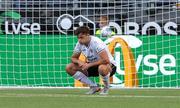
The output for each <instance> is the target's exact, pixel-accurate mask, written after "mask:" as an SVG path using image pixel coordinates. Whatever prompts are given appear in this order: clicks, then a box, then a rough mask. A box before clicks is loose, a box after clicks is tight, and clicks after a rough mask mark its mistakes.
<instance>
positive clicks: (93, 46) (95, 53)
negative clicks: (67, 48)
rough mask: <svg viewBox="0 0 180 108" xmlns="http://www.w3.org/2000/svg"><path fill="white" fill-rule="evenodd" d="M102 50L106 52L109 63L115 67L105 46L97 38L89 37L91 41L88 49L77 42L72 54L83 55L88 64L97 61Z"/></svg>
mask: <svg viewBox="0 0 180 108" xmlns="http://www.w3.org/2000/svg"><path fill="white" fill-rule="evenodd" d="M103 50H106V52H107V54H108V57H109V60H110V62H111V63H112V64H114V65H116V63H115V61H114V59H113V57H112V55H111V53H110V52H109V49H108V47H107V45H106V44H105V43H104V42H103V41H102V40H101V39H99V38H98V37H94V36H91V41H90V43H89V45H88V47H87V46H85V45H82V44H80V43H79V42H77V44H76V46H75V48H74V53H83V54H84V55H85V56H86V58H87V59H88V62H95V61H98V60H99V58H100V56H99V53H100V52H101V51H103Z"/></svg>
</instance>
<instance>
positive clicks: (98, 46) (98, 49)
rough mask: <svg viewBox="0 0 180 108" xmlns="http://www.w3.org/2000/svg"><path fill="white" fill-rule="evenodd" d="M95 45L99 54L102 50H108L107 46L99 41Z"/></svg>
mask: <svg viewBox="0 0 180 108" xmlns="http://www.w3.org/2000/svg"><path fill="white" fill-rule="evenodd" d="M94 45H95V48H96V52H97V53H100V52H101V51H102V50H104V49H105V48H106V44H105V43H104V42H101V41H97V42H96V43H95V44H94Z"/></svg>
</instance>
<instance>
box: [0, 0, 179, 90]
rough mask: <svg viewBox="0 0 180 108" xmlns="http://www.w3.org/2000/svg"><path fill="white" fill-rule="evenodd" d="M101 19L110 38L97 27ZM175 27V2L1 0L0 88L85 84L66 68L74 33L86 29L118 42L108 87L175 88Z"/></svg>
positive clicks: (176, 76)
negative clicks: (106, 23)
mask: <svg viewBox="0 0 180 108" xmlns="http://www.w3.org/2000/svg"><path fill="white" fill-rule="evenodd" d="M102 16H105V17H106V18H107V19H106V21H107V22H108V27H110V30H111V34H108V32H106V31H104V32H103V30H101V29H100V26H101V24H100V21H99V20H100V17H102ZM179 24H180V1H179V0H0V86H1V87H83V86H85V85H83V84H81V83H80V82H78V81H75V80H74V79H73V78H72V77H71V76H69V75H68V74H67V73H66V71H65V67H66V65H67V64H68V63H70V62H71V61H70V57H71V55H72V53H73V49H74V46H75V44H76V42H77V39H76V36H75V35H74V33H73V31H74V30H75V29H76V28H77V27H79V26H82V25H86V26H89V28H90V30H91V35H95V36H98V37H100V38H101V39H102V40H103V41H104V42H106V44H107V45H109V44H111V43H112V41H116V43H117V44H116V45H114V47H111V48H112V49H114V50H112V51H111V52H112V54H113V56H114V59H115V61H116V63H117V70H116V74H115V75H114V76H113V77H112V78H111V86H112V87H122V88H123V87H161V88H162V87H179V86H180V66H179V63H180V59H179V58H180V51H179V49H180V43H179V42H180V29H179ZM98 30H100V31H99V33H97V31H98ZM106 34H108V35H106ZM118 39H120V40H118ZM124 45H127V46H124ZM91 79H92V80H94V81H96V82H97V83H100V84H102V83H101V79H99V78H98V77H97V78H91Z"/></svg>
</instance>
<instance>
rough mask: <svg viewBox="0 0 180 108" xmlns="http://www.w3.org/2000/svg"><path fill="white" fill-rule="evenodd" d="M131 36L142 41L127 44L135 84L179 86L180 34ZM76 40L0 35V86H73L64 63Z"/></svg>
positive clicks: (118, 57)
mask: <svg viewBox="0 0 180 108" xmlns="http://www.w3.org/2000/svg"><path fill="white" fill-rule="evenodd" d="M135 38H137V39H138V40H140V41H141V43H142V44H141V45H139V46H138V47H137V48H135V47H133V46H132V47H133V48H131V49H132V51H133V55H134V58H135V61H136V69H137V75H138V80H139V87H179V86H180V67H179V63H180V59H179V58H180V52H179V49H180V44H179V42H180V36H136V37H135ZM103 40H104V41H106V39H103ZM76 42H77V39H76V36H72V35H69V36H65V35H0V86H52V87H69V86H70V87H73V86H74V79H73V78H72V77H70V76H69V75H68V74H66V72H65V66H66V65H67V64H68V63H70V57H71V55H72V52H73V49H74V46H75V44H76ZM121 52H122V51H121V48H120V47H117V48H116V49H115V60H116V61H117V64H118V69H117V73H116V74H115V76H114V77H115V80H114V83H117V85H118V84H123V82H124V81H123V80H124V71H123V70H124V68H125V67H124V66H123V62H124V60H123V57H122V54H121Z"/></svg>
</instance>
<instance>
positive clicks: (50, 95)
mask: <svg viewBox="0 0 180 108" xmlns="http://www.w3.org/2000/svg"><path fill="white" fill-rule="evenodd" d="M0 97H52V98H53V97H89V98H102V97H103V98H180V96H156V95H154V96H145V95H144V96H143V95H81V94H77V95H75V94H11V93H5V94H1V95H0Z"/></svg>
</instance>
